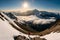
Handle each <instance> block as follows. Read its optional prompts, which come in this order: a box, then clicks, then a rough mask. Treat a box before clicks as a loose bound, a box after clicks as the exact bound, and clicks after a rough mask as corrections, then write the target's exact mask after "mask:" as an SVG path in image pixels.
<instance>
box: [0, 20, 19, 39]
mask: <svg viewBox="0 0 60 40" xmlns="http://www.w3.org/2000/svg"><path fill="white" fill-rule="evenodd" d="M14 35H19V32H18V31H17V30H15V29H14V28H12V26H11V25H10V24H9V23H8V21H6V20H5V21H2V20H1V19H0V40H14V39H13V36H14Z"/></svg>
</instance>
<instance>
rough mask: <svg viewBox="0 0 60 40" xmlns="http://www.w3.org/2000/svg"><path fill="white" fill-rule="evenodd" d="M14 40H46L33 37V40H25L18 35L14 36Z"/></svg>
mask: <svg viewBox="0 0 60 40" xmlns="http://www.w3.org/2000/svg"><path fill="white" fill-rule="evenodd" d="M14 40H46V39H45V38H40V37H34V38H29V39H28V38H27V37H25V36H21V35H18V36H14Z"/></svg>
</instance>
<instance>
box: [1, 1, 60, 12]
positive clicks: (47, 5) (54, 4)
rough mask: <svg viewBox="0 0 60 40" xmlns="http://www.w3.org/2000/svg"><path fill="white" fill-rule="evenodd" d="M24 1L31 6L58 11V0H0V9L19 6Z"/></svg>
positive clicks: (59, 7) (59, 8)
mask: <svg viewBox="0 0 60 40" xmlns="http://www.w3.org/2000/svg"><path fill="white" fill-rule="evenodd" d="M24 1H25V2H26V1H27V2H28V3H29V4H30V5H29V6H30V7H31V8H37V9H40V10H41V9H45V10H49V9H51V10H59V11H60V0H0V10H6V9H17V8H20V7H21V6H22V3H23V2H24Z"/></svg>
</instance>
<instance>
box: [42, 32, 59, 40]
mask: <svg viewBox="0 0 60 40" xmlns="http://www.w3.org/2000/svg"><path fill="white" fill-rule="evenodd" d="M41 38H45V39H47V40H60V33H57V32H55V33H53V32H52V33H50V34H48V35H45V36H42V37H41Z"/></svg>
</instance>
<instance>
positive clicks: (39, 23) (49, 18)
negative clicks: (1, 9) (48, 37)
mask: <svg viewBox="0 0 60 40" xmlns="http://www.w3.org/2000/svg"><path fill="white" fill-rule="evenodd" d="M5 14H6V15H7V16H8V17H10V18H11V19H15V20H17V21H16V22H18V23H19V24H22V25H24V26H29V28H32V29H33V30H36V31H43V30H45V29H47V28H50V27H51V25H53V24H54V23H55V22H56V20H59V19H60V14H59V13H53V12H47V11H39V10H37V9H34V10H29V11H27V12H23V13H20V12H7V13H5Z"/></svg>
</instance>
